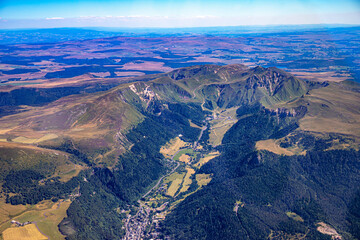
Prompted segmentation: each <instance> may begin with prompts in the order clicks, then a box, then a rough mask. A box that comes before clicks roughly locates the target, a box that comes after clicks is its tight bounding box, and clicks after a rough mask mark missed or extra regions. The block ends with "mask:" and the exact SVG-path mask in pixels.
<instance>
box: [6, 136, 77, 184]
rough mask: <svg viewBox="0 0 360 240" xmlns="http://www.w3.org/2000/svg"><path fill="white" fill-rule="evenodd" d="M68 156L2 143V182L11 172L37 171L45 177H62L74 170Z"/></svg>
mask: <svg viewBox="0 0 360 240" xmlns="http://www.w3.org/2000/svg"><path fill="white" fill-rule="evenodd" d="M68 158H69V157H68V154H67V153H64V152H60V151H55V150H50V149H44V148H39V147H36V146H33V145H27V144H19V143H11V142H0V181H1V180H2V179H3V178H4V177H5V176H6V175H7V174H8V173H9V172H10V171H11V170H15V171H16V170H27V169H31V170H36V171H37V172H39V173H41V174H44V175H45V176H49V175H53V174H57V175H59V176H61V175H62V174H63V173H66V172H68V171H70V170H71V169H73V168H74V164H73V163H72V162H70V161H69V159H68Z"/></svg>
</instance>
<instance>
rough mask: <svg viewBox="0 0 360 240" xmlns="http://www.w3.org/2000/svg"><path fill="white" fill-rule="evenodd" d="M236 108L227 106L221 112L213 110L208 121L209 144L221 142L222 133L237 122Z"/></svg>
mask: <svg viewBox="0 0 360 240" xmlns="http://www.w3.org/2000/svg"><path fill="white" fill-rule="evenodd" d="M236 109H237V108H229V109H227V110H225V111H223V112H217V111H214V112H213V115H214V119H213V120H212V121H211V122H210V125H211V128H210V136H209V137H210V139H209V141H210V144H211V145H212V146H213V147H215V146H219V145H220V144H221V141H222V139H223V137H224V134H225V133H226V132H227V131H228V130H229V129H230V128H231V127H232V126H233V125H234V124H235V123H236V122H237V119H236Z"/></svg>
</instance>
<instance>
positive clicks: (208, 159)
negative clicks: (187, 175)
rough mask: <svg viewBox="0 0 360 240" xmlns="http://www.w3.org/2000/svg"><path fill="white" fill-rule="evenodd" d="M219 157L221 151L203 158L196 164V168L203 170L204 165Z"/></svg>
mask: <svg viewBox="0 0 360 240" xmlns="http://www.w3.org/2000/svg"><path fill="white" fill-rule="evenodd" d="M219 155H220V152H219V151H216V152H211V153H209V154H208V155H207V156H206V157H203V158H201V159H200V161H199V162H198V163H196V164H195V167H197V168H201V166H202V165H204V164H205V163H207V162H208V161H210V160H211V159H213V158H216V157H217V156H219Z"/></svg>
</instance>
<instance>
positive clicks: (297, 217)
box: [286, 212, 304, 222]
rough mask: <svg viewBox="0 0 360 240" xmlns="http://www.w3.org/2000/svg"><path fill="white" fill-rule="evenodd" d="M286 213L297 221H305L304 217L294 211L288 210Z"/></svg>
mask: <svg viewBox="0 0 360 240" xmlns="http://www.w3.org/2000/svg"><path fill="white" fill-rule="evenodd" d="M286 215H287V216H288V217H289V218H291V219H293V220H295V221H299V222H304V219H303V218H302V217H300V216H299V215H297V214H296V213H294V212H286Z"/></svg>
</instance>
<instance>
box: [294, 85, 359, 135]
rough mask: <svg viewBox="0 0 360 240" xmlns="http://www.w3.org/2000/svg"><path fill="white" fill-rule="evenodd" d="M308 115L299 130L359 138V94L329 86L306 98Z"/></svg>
mask: <svg viewBox="0 0 360 240" xmlns="http://www.w3.org/2000/svg"><path fill="white" fill-rule="evenodd" d="M306 100H308V101H309V102H310V105H309V106H308V113H307V114H306V116H305V117H304V118H303V119H301V120H300V128H301V129H302V130H305V131H313V132H326V133H329V132H334V133H340V134H349V135H355V136H360V104H359V103H360V94H358V93H356V92H352V91H348V90H346V89H344V88H342V87H341V86H337V85H335V84H331V85H329V86H328V87H326V88H320V89H315V90H313V91H311V92H310V95H309V96H307V97H306Z"/></svg>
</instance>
